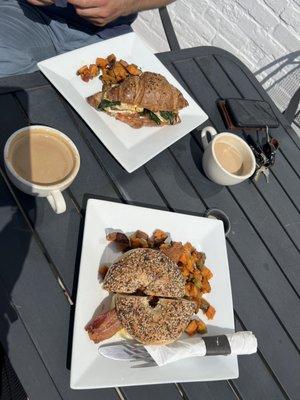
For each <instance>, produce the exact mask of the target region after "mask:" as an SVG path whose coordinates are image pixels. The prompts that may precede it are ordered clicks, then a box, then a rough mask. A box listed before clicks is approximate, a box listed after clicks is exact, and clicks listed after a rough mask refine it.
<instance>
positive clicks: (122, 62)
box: [119, 59, 128, 68]
mask: <svg viewBox="0 0 300 400" xmlns="http://www.w3.org/2000/svg"><path fill="white" fill-rule="evenodd" d="M119 62H120V64H122V65H123V67H125V68H126V67H128V62H127V61H125V60H122V59H121V60H120V61H119Z"/></svg>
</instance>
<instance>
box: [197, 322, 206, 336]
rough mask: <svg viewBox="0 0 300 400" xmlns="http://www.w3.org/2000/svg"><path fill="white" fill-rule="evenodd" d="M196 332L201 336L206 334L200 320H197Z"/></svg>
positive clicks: (203, 324) (204, 326)
mask: <svg viewBox="0 0 300 400" xmlns="http://www.w3.org/2000/svg"><path fill="white" fill-rule="evenodd" d="M197 332H199V333H201V334H202V335H203V334H204V333H207V327H206V325H205V323H204V322H203V321H202V320H201V319H199V320H197Z"/></svg>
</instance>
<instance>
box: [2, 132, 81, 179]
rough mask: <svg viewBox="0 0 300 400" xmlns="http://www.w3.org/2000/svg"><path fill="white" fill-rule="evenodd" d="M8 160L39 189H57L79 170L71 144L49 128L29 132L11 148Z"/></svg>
mask: <svg viewBox="0 0 300 400" xmlns="http://www.w3.org/2000/svg"><path fill="white" fill-rule="evenodd" d="M7 160H8V161H9V162H10V163H11V165H12V167H13V169H14V170H15V171H16V173H17V174H18V175H20V176H21V177H22V178H24V179H25V180H26V181H29V182H31V183H34V184H36V185H43V186H44V185H46V186H48V185H57V184H59V183H61V182H62V181H63V180H65V179H66V178H67V177H68V176H70V174H71V173H72V171H73V170H74V168H75V167H76V155H75V154H74V151H73V148H72V147H71V146H70V145H69V143H68V142H67V141H66V140H65V139H64V138H63V137H61V136H60V135H58V134H56V133H53V132H51V133H49V131H48V130H47V129H46V128H41V129H39V130H38V129H35V130H33V129H31V130H30V129H29V130H27V131H25V132H23V133H22V134H20V135H19V136H18V137H17V138H16V139H15V140H14V141H13V142H12V143H11V145H10V147H9V151H8V156H7Z"/></svg>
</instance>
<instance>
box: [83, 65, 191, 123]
mask: <svg viewBox="0 0 300 400" xmlns="http://www.w3.org/2000/svg"><path fill="white" fill-rule="evenodd" d="M87 101H88V103H89V104H90V105H91V106H92V107H94V108H96V109H98V110H101V111H104V112H106V113H107V114H109V115H111V116H114V117H115V118H116V119H118V120H120V121H122V122H125V123H126V124H128V125H130V126H131V127H132V128H141V127H143V126H162V125H174V124H178V123H179V122H180V117H179V110H181V109H182V108H184V107H186V106H188V102H187V101H186V100H185V98H184V97H183V95H182V93H181V92H180V91H179V90H178V89H176V88H175V87H174V86H173V85H171V84H170V83H169V82H168V81H167V80H166V78H165V77H163V76H162V75H160V74H155V73H153V72H144V73H142V74H141V75H139V76H129V77H128V78H126V79H125V80H124V81H123V82H122V83H120V84H116V85H110V86H107V85H104V86H103V91H102V92H99V93H96V94H94V95H93V96H90V97H88V98H87Z"/></svg>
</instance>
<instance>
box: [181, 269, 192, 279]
mask: <svg viewBox="0 0 300 400" xmlns="http://www.w3.org/2000/svg"><path fill="white" fill-rule="evenodd" d="M181 273H182V275H183V276H184V277H186V278H187V277H188V276H189V275H190V271H189V270H188V269H187V268H186V267H183V268H182V270H181Z"/></svg>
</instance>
